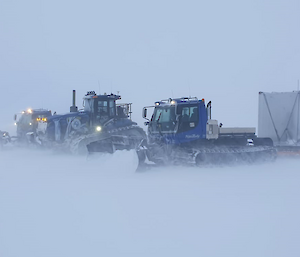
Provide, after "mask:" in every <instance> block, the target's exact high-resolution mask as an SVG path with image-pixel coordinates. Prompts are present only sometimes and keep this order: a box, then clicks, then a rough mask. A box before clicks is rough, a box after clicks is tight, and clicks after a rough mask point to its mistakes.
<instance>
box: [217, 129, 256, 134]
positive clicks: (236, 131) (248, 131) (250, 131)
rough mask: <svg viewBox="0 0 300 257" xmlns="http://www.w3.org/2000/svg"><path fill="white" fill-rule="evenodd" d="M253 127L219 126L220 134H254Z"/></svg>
mask: <svg viewBox="0 0 300 257" xmlns="http://www.w3.org/2000/svg"><path fill="white" fill-rule="evenodd" d="M255 132H256V131H255V128H223V127H222V128H219V133H220V134H255Z"/></svg>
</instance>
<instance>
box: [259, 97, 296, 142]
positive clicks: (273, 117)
mask: <svg viewBox="0 0 300 257" xmlns="http://www.w3.org/2000/svg"><path fill="white" fill-rule="evenodd" d="M299 107H300V92H299V91H295V92H284V93H265V92H260V93H259V108H258V136H259V137H270V138H271V139H272V140H273V142H274V144H275V145H282V146H284V145H300V143H299V139H300V126H299V125H300V124H299V120H300V116H299V114H300V112H299Z"/></svg>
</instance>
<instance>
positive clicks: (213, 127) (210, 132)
mask: <svg viewBox="0 0 300 257" xmlns="http://www.w3.org/2000/svg"><path fill="white" fill-rule="evenodd" d="M218 137H219V126H218V121H217V120H208V121H207V123H206V139H217V138H218Z"/></svg>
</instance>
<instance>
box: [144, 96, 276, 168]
mask: <svg viewBox="0 0 300 257" xmlns="http://www.w3.org/2000/svg"><path fill="white" fill-rule="evenodd" d="M149 108H154V110H153V113H152V116H151V118H150V119H148V118H147V110H148V109H149ZM143 118H145V119H147V122H145V125H147V126H148V137H147V140H144V142H143V144H142V146H143V152H144V153H145V155H146V156H147V157H148V159H149V160H150V161H152V162H154V163H158V164H167V163H172V164H182V163H189V164H193V165H194V164H196V165H207V164H216V163H224V162H236V161H239V160H243V161H251V162H253V161H256V160H258V159H260V160H261V159H274V158H275V156H276V151H275V149H274V147H273V142H272V140H271V139H270V138H258V137H257V136H256V135H255V128H224V127H222V124H218V121H217V120H213V119H211V102H209V103H208V104H207V105H205V101H204V99H201V100H199V99H197V98H196V97H182V98H177V99H171V98H170V99H167V100H161V101H158V102H156V103H155V105H154V106H147V107H144V109H143Z"/></svg>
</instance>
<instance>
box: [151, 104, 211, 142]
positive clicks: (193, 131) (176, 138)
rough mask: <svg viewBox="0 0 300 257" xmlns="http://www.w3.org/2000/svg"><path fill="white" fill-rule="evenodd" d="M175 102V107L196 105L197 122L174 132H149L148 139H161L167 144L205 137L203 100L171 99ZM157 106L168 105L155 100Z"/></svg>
mask: <svg viewBox="0 0 300 257" xmlns="http://www.w3.org/2000/svg"><path fill="white" fill-rule="evenodd" d="M172 101H175V102H176V105H177V108H179V107H181V106H182V107H185V106H186V107H187V106H197V107H198V123H197V124H195V127H194V128H189V129H188V130H187V131H182V132H180V131H177V132H176V133H165V132H163V133H157V132H156V133H151V132H149V130H148V132H149V139H150V141H157V140H159V141H160V140H163V141H165V142H166V143H168V144H174V145H179V144H183V143H189V142H193V141H195V140H199V139H205V138H206V124H207V119H208V116H207V109H206V107H205V103H204V101H203V100H192V101H182V99H173V100H172ZM156 105H157V106H160V107H163V106H166V105H170V104H168V103H164V102H157V103H156Z"/></svg>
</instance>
